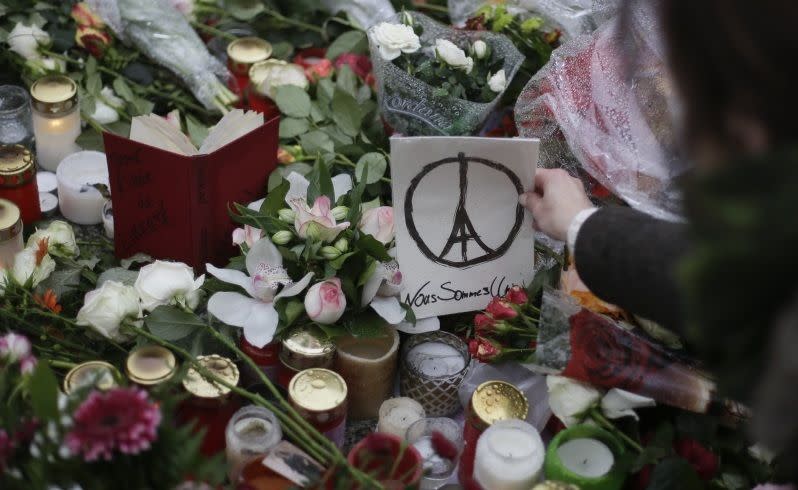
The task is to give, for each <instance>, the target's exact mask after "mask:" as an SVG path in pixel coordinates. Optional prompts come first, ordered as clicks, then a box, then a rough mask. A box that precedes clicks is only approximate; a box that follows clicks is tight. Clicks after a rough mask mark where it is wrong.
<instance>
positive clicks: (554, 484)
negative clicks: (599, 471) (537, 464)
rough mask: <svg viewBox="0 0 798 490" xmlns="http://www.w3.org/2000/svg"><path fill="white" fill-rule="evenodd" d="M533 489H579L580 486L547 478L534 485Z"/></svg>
mask: <svg viewBox="0 0 798 490" xmlns="http://www.w3.org/2000/svg"><path fill="white" fill-rule="evenodd" d="M532 490H579V487H577V486H576V485H571V484H570V483H565V482H561V481H552V480H546V481H544V482H543V483H538V484H537V485H535V486H534V487H532Z"/></svg>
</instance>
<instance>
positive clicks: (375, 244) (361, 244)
mask: <svg viewBox="0 0 798 490" xmlns="http://www.w3.org/2000/svg"><path fill="white" fill-rule="evenodd" d="M357 247H358V248H359V249H360V250H363V251H365V252H366V253H367V254H369V255H371V256H372V257H374V258H375V259H377V260H379V261H380V262H390V261H391V260H393V258H392V257H391V256H390V255H388V251H387V250H385V245H383V244H382V242H380V241H378V240H377V239H376V238H374V237H373V236H371V235H364V234H361V235H360V238H359V239H358V240H357Z"/></svg>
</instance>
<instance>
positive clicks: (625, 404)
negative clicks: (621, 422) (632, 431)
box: [601, 388, 657, 420]
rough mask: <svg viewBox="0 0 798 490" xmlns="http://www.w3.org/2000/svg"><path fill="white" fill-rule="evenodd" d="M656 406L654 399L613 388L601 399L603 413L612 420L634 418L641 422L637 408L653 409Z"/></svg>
mask: <svg viewBox="0 0 798 490" xmlns="http://www.w3.org/2000/svg"><path fill="white" fill-rule="evenodd" d="M656 404H657V402H655V401H654V399H653V398H649V397H647V396H640V395H636V394H634V393H630V392H628V391H626V390H621V389H618V388H613V389H611V390H610V391H608V392H607V394H606V395H604V398H602V399H601V411H602V412H604V415H606V416H607V418H610V419H619V418H621V417H634V418H635V420H639V417H638V416H637V413H635V411H634V409H635V408H642V407H653V406H655V405H656Z"/></svg>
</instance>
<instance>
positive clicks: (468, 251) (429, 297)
mask: <svg viewBox="0 0 798 490" xmlns="http://www.w3.org/2000/svg"><path fill="white" fill-rule="evenodd" d="M538 146H539V141H538V140H536V139H521V138H515V139H498V138H471V137H420V138H404V137H393V138H391V182H392V187H393V208H394V222H395V227H396V248H397V259H398V260H399V266H400V268H401V269H402V277H403V284H404V290H403V292H402V300H403V301H405V302H406V303H408V304H409V305H411V306H412V307H413V311H414V312H415V314H416V317H417V318H426V317H430V316H435V315H446V314H451V313H461V312H465V311H474V310H480V309H483V308H485V307H486V306H487V304H488V302H489V301H490V299H491V298H492V297H493V296H501V295H503V294H505V293H506V292H507V289H509V288H510V287H511V286H513V285H514V284H518V285H524V284H528V283H529V282H530V281H531V280H532V278H533V276H534V270H533V266H534V245H535V244H534V232H533V229H532V216H531V214H530V213H528V212H527V211H525V210H524V208H523V207H522V206H520V205H519V204H518V195H519V194H521V193H523V192H526V191H529V190H531V189H532V188H533V186H534V176H535V166H536V165H537V161H538Z"/></svg>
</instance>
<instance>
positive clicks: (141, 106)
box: [133, 98, 155, 116]
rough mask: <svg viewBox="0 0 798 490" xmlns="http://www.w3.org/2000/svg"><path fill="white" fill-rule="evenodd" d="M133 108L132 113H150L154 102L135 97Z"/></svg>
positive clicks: (138, 114)
mask: <svg viewBox="0 0 798 490" xmlns="http://www.w3.org/2000/svg"><path fill="white" fill-rule="evenodd" d="M133 108H134V109H135V114H134V115H136V116H144V115H147V114H151V113H152V110H153V109H154V108H155V104H154V103H153V102H150V101H149V100H147V99H142V98H137V99H135V100H134V101H133Z"/></svg>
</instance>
